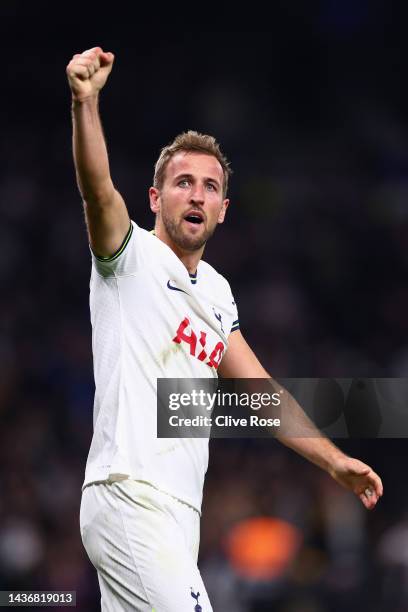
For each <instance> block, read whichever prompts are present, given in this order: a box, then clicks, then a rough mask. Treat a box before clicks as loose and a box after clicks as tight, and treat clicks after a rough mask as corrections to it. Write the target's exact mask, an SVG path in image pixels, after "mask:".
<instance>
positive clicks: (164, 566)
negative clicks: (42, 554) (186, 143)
mask: <svg viewBox="0 0 408 612" xmlns="http://www.w3.org/2000/svg"><path fill="white" fill-rule="evenodd" d="M80 528H81V537H82V542H83V544H84V547H85V550H86V552H87V554H88V556H89V558H90V560H91V562H92V563H93V565H94V566H95V568H96V570H97V572H98V580H99V586H100V590H101V610H102V612H122V611H123V612H125V611H126V612H131V611H132V612H152V611H154V612H212V607H211V604H210V602H209V599H208V595H207V592H206V590H205V587H204V583H203V581H202V578H201V575H200V572H199V570H198V567H197V556H198V547H199V537H200V536H199V534H200V515H199V513H198V512H197V511H196V510H195V509H194V508H192V507H191V506H189V505H187V504H185V503H183V502H181V501H178V500H177V499H175V498H173V497H171V496H170V495H168V494H166V493H163V492H161V491H158V490H157V489H155V488H154V487H152V486H151V485H149V484H147V483H143V482H138V481H135V480H131V479H126V480H121V481H118V482H102V483H95V484H92V485H88V486H87V487H85V489H84V490H83V493H82V501H81V513H80Z"/></svg>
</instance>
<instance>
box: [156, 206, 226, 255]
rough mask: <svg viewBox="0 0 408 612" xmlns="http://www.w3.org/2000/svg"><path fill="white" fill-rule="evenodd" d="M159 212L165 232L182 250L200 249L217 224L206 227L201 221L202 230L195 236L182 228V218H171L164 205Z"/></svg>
mask: <svg viewBox="0 0 408 612" xmlns="http://www.w3.org/2000/svg"><path fill="white" fill-rule="evenodd" d="M160 214H161V219H162V221H163V225H164V227H165V228H166V232H167V234H168V235H169V236H170V238H171V240H172V241H173V242H174V244H176V245H177V246H178V247H179V248H180V249H183V251H198V250H199V249H201V248H202V247H203V246H204V245H205V243H206V242H207V240H208V239H209V238H211V236H212V235H213V233H214V232H215V228H216V225H217V224H214V226H213V227H211V228H208V227H207V226H206V221H203V222H202V225H203V226H204V231H202V232H201V233H200V234H199V235H197V236H191V235H189V234H187V232H186V231H184V230H183V221H184V219H180V220H179V221H176V220H175V219H173V218H171V217H170V215H168V214H167V211H166V209H165V207H162V209H161V211H160Z"/></svg>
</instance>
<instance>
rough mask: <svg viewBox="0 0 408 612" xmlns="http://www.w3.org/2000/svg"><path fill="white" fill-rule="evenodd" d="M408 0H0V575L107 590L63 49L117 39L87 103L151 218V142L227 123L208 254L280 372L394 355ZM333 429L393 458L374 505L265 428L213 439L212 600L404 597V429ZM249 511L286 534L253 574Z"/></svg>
mask: <svg viewBox="0 0 408 612" xmlns="http://www.w3.org/2000/svg"><path fill="white" fill-rule="evenodd" d="M401 7H402V3H401V4H399V3H393V2H389V3H388V2H379V1H374V2H369V1H368V0H361V1H357V2H352V1H351V0H343V1H342V2H336V1H334V0H326V1H322V2H307V3H305V2H300V1H287V2H285V3H283V2H282V3H275V4H273V5H272V12H271V15H270V16H269V17H268V19H266V17H264V16H263V15H261V14H259V13H258V12H257V11H256V10H255V7H246V9H247V11H246V14H245V15H242V14H241V15H238V14H237V12H236V11H235V9H233V8H232V7H230V10H229V11H227V10H225V11H223V9H222V7H220V6H219V7H211V6H199V7H195V9H194V11H195V13H196V15H193V14H192V13H191V11H192V8H191V7H190V8H189V9H187V10H185V11H183V10H182V9H181V8H180V7H178V8H177V12H176V9H175V8H174V7H166V8H165V9H161V8H159V7H152V9H151V14H149V9H148V8H146V7H145V9H144V10H143V13H141V11H140V7H139V8H138V9H137V11H138V12H137V13H136V14H135V13H134V12H133V13H130V10H127V9H122V10H121V11H120V10H119V8H118V7H117V11H116V12H115V13H112V10H113V8H112V7H110V8H109V10H108V9H104V8H103V7H102V6H99V5H96V6H92V7H89V6H88V7H86V9H85V8H84V7H81V6H80V5H69V6H64V5H62V4H61V5H60V6H55V7H53V8H52V9H51V8H50V7H47V6H46V5H45V4H43V5H41V3H40V4H37V5H35V7H34V6H27V5H26V4H25V3H23V2H3V3H2V4H1V8H0V11H1V13H0V16H1V25H0V28H1V32H0V33H1V43H0V44H1V47H0V53H1V56H0V57H1V64H0V65H1V74H0V83H1V88H2V103H1V141H0V159H1V167H0V219H1V222H0V245H1V258H0V279H1V285H0V286H1V296H2V298H1V301H0V312H1V318H0V364H1V370H0V371H1V378H0V412H1V428H0V483H1V495H0V589H3V590H6V589H7V590H8V589H25V590H27V589H41V590H45V589H50V590H51V589H55V590H63V589H66V590H67V589H75V590H76V591H77V597H78V606H77V609H78V610H87V611H90V612H91V611H93V610H97V609H98V606H99V602H98V598H99V592H98V587H97V582H96V576H95V572H94V570H93V568H92V567H91V566H90V564H89V562H88V560H87V558H86V555H85V552H84V550H83V548H82V544H81V542H80V537H79V528H78V511H79V502H80V488H81V484H82V479H83V474H84V466H85V461H86V456H87V452H88V448H89V444H90V439H91V432H92V403H93V391H94V387H93V377H92V356H91V328H90V322H89V312H88V283H89V274H90V257H89V250H88V246H87V240H86V233H85V226H84V219H83V213H82V209H81V199H80V197H79V194H78V191H77V188H76V184H75V177H74V171H73V164H72V158H71V143H70V138H71V136H70V133H71V127H70V114H69V113H70V93H69V89H68V86H67V83H66V77H65V66H66V64H67V63H68V61H69V60H70V58H71V56H72V55H73V54H74V53H77V52H82V51H83V50H85V49H88V48H90V47H92V46H96V45H100V46H102V47H103V48H104V49H105V50H108V51H112V52H114V53H115V55H116V63H115V66H114V69H113V72H112V74H111V77H110V79H109V83H108V85H107V86H106V89H105V90H104V91H103V94H102V96H101V112H102V117H103V124H104V129H105V132H106V137H107V141H108V144H109V152H110V158H111V170H112V176H113V178H114V181H115V183H116V185H117V186H118V188H119V189H120V191H121V192H122V194H123V196H124V198H125V200H126V202H127V204H128V207H129V210H130V213H131V216H132V218H134V219H135V220H136V221H137V222H138V223H139V224H140V225H142V226H144V227H147V228H149V227H151V226H152V225H153V218H152V216H151V214H150V212H149V209H148V198H147V188H148V187H149V185H150V184H151V181H152V175H153V165H154V162H155V160H156V159H157V157H158V155H159V152H160V148H161V147H162V146H164V145H165V144H167V143H168V142H169V141H171V140H172V139H173V138H174V136H175V135H176V134H177V133H179V132H181V131H183V130H186V129H196V130H199V131H203V132H209V133H211V134H213V135H215V136H216V137H217V139H218V140H219V141H220V142H221V144H222V148H223V150H224V152H225V153H226V155H227V156H228V158H229V159H230V160H231V163H232V167H233V169H234V175H233V177H232V181H231V190H230V197H231V202H232V203H231V206H230V210H229V211H228V217H227V221H226V223H225V225H224V226H223V227H221V228H219V230H218V231H217V233H216V235H215V236H214V238H213V239H212V240H211V242H210V243H209V245H208V248H207V250H206V253H205V259H206V260H207V261H209V262H210V263H211V264H213V265H215V267H216V268H217V269H218V270H219V271H220V272H221V273H222V274H224V275H225V276H226V277H227V278H228V279H229V281H230V283H231V286H232V288H233V291H234V294H235V297H236V301H237V304H238V307H239V313H240V321H241V329H242V332H243V333H244V335H245V336H246V338H247V340H248V341H249V343H250V344H251V346H252V347H253V348H254V350H255V352H256V353H257V355H258V356H259V358H260V359H261V361H262V363H263V365H264V366H265V367H266V368H267V369H268V370H269V371H270V372H271V374H272V375H273V376H276V377H279V376H282V377H358V376H362V377H363V376H371V377H375V376H382V377H405V376H406V375H407V370H408V350H407V332H408V316H407V311H408V289H407V285H406V276H407V267H408V255H407V254H408V249H407V248H406V244H405V242H406V239H405V236H406V234H407V230H408V206H407V197H408V180H407V177H408V116H407V108H408V89H407V85H406V69H405V64H406V58H407V46H408V39H407V36H406V26H405V23H406V22H405V19H404V14H403V11H402V9H401ZM154 13H156V14H154ZM243 17H245V20H244V19H243ZM238 19H239V20H240V21H241V22H242V25H241V24H237V21H238ZM224 24H225V25H224ZM227 24H228V25H227ZM263 25H265V26H267V27H268V28H269V29H268V31H260V30H259V28H260V27H262V26H263ZM207 27H208V28H214V30H211V31H209V30H207V29H206V28H207ZM244 27H247V30H244V29H243V28H244ZM223 28H224V29H223ZM338 443H339V445H340V446H341V448H343V449H344V450H345V451H346V452H348V453H350V454H353V455H356V456H358V457H359V458H361V459H362V460H364V461H366V462H368V463H370V464H371V465H372V466H373V467H374V468H375V469H376V470H377V471H378V472H379V473H380V475H381V476H382V478H383V481H384V487H385V495H384V497H383V499H382V500H381V502H380V504H379V505H378V508H376V509H375V510H374V511H373V512H372V513H367V512H366V511H364V509H363V508H362V506H361V507H360V505H359V503H358V501H357V500H354V498H353V496H352V495H351V494H349V493H348V492H343V491H342V490H341V489H340V488H339V487H337V486H336V485H335V484H334V483H332V482H331V480H330V479H329V477H328V476H326V475H325V474H323V473H322V472H320V471H319V470H318V469H317V468H315V467H313V466H311V465H309V464H307V463H306V462H305V461H304V460H302V459H300V458H298V457H297V456H296V455H295V454H294V453H292V452H291V451H289V450H287V449H285V448H284V447H282V446H279V444H278V443H276V442H275V441H272V440H271V441H268V440H259V441H254V440H251V441H245V440H213V441H211V453H210V456H211V459H210V467H209V472H208V476H207V481H206V488H205V498H204V508H203V519H202V543H201V555H200V567H201V569H202V573H203V576H204V580H205V582H206V585H207V587H208V591H209V594H210V597H211V598H212V601H213V606H214V609H215V610H223V611H226V610H229V611H233V612H247V611H255V612H262V611H263V610H271V609H273V610H277V611H281V612H326V611H332V610H333V611H337V610H338V611H343V610H344V609H346V608H347V609H348V610H349V611H350V612H352V611H354V610H374V611H378V612H380V611H381V612H382V611H385V610H387V611H391V612H402V611H405V610H408V586H407V579H406V576H407V570H408V554H407V550H408V520H407V509H408V493H407V487H406V474H405V470H406V459H407V454H408V453H407V443H406V441H405V440H403V439H399V440H368V439H364V440H359V439H358V440H348V441H345V440H340V441H338ZM259 516H261V517H269V518H273V517H275V518H279V519H280V520H282V521H285V524H289V525H290V526H292V528H293V530H294V531H295V533H296V534H297V538H298V539H297V541H298V545H297V546H296V547H295V548H294V549H293V550H291V551H289V552H287V554H286V556H285V554H283V553H282V554H283V559H282V560H281V563H280V565H279V564H278V565H279V567H278V566H276V565H273V564H272V565H271V564H270V563H269V564H268V562H267V561H265V563H264V566H263V570H262V571H263V572H264V574H263V578H262V579H260V577H259V574H258V575H256V573H255V574H254V571H253V561H251V562H249V569H248V564H247V565H246V566H245V569H243V567H242V564H240V562H239V559H238V561H237V557H236V555H235V556H234V554H233V553H232V548H231V541H232V540H231V538H232V537H233V534H234V533H236V532H235V531H234V530H236V528H237V526H240V525H242V524H243V523H242V521H244V520H245V519H247V518H248V517H259ZM268 534H269V535H268ZM268 537H270V538H271V540H270V547H271V549H272V548H273V547H274V540H273V533H270V532H268V531H263V532H262V534H261V539H262V538H264V541H265V542H268V540H267V538H268ZM251 542H252V541H250V544H249V545H248V546H249V551H250V552H251V551H254V550H255V549H256V546H255V545H253V544H252V543H251ZM281 543H282V538H278V542H277V543H276V546H277V548H279V546H280V545H281ZM244 548H245V547H244V545H243V544H242V543H241V544H239V545H238V558H239V557H240V554H241V553H240V551H241V550H244ZM250 556H251V555H250Z"/></svg>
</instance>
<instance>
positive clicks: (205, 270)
mask: <svg viewBox="0 0 408 612" xmlns="http://www.w3.org/2000/svg"><path fill="white" fill-rule="evenodd" d="M199 274H200V276H201V277H205V278H206V279H207V280H208V281H209V282H210V283H211V284H212V285H213V286H214V287H215V288H217V289H219V290H220V291H225V292H227V293H231V287H230V284H229V282H228V281H227V279H226V278H225V276H223V275H222V274H220V273H219V272H217V270H216V269H215V268H213V267H212V266H211V265H210V264H209V263H207V262H206V261H203V260H201V261H200V263H199Z"/></svg>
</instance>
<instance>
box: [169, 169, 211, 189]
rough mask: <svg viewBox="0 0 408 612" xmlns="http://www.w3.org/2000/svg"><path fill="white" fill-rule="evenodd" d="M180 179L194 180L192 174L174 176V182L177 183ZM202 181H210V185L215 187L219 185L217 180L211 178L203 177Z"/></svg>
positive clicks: (183, 173)
mask: <svg viewBox="0 0 408 612" xmlns="http://www.w3.org/2000/svg"><path fill="white" fill-rule="evenodd" d="M182 178H189V179H194V176H193V175H192V174H189V173H188V172H182V173H181V174H178V175H177V176H175V177H174V180H175V181H178V180H180V179H182ZM204 181H211V182H212V183H215V184H216V185H218V187H220V183H219V182H218V180H217V179H215V178H212V177H211V176H205V177H204Z"/></svg>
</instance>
